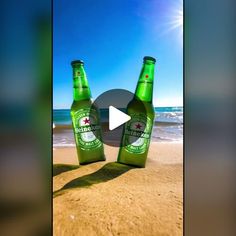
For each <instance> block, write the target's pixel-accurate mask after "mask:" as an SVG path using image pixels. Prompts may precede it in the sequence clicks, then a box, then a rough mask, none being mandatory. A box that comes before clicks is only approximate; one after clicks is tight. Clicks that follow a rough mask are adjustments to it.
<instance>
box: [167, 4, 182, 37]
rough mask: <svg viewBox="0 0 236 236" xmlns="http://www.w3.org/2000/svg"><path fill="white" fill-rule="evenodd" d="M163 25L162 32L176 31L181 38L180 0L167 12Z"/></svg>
mask: <svg viewBox="0 0 236 236" xmlns="http://www.w3.org/2000/svg"><path fill="white" fill-rule="evenodd" d="M164 25H165V30H164V32H163V34H167V33H170V32H172V31H176V33H178V34H179V36H180V37H181V38H182V36H183V2H182V1H180V2H179V3H178V4H177V5H175V6H174V7H173V8H172V9H171V10H170V11H169V12H168V15H167V20H166V22H165V23H164Z"/></svg>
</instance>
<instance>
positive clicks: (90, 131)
mask: <svg viewBox="0 0 236 236" xmlns="http://www.w3.org/2000/svg"><path fill="white" fill-rule="evenodd" d="M73 124H74V132H75V136H76V142H77V145H79V147H80V148H81V149H83V150H88V149H92V148H98V147H100V146H102V142H101V141H100V140H101V126H100V125H99V120H98V115H97V111H96V110H93V109H91V110H90V109H89V108H88V109H80V110H79V111H77V112H76V113H75V115H74V118H73ZM95 134H96V136H95Z"/></svg>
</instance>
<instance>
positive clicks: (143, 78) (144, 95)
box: [135, 62, 154, 103]
mask: <svg viewBox="0 0 236 236" xmlns="http://www.w3.org/2000/svg"><path fill="white" fill-rule="evenodd" d="M153 80H154V63H152V62H144V63H143V67H142V70H141V73H140V76H139V80H138V84H137V87H136V90H135V98H136V99H138V100H141V101H144V102H150V103H152V96H153Z"/></svg>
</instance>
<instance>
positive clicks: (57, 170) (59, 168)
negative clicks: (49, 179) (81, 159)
mask: <svg viewBox="0 0 236 236" xmlns="http://www.w3.org/2000/svg"><path fill="white" fill-rule="evenodd" d="M78 168H79V165H69V164H54V165H53V176H56V175H59V174H61V173H63V172H67V171H71V170H75V169H78Z"/></svg>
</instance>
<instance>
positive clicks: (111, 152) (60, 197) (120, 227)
mask: <svg viewBox="0 0 236 236" xmlns="http://www.w3.org/2000/svg"><path fill="white" fill-rule="evenodd" d="M105 154H106V158H107V160H106V162H97V163H92V164H88V165H84V166H79V167H78V166H77V165H78V160H77V156H76V150H75V148H56V149H55V150H54V151H53V164H54V165H53V175H54V177H53V191H54V193H53V231H54V232H53V235H55V236H63V235H68V236H72V235H82V236H86V235H88V236H93V235H104V236H109V235H111V236H112V235H135V236H142V235H148V236H149V235H150V236H155V235H157V236H158V235H182V234H183V144H182V143H161V142H156V143H154V142H152V143H151V146H150V150H149V155H148V160H147V164H146V168H132V167H130V166H126V165H122V164H119V163H115V161H116V158H117V154H118V148H115V147H109V146H105Z"/></svg>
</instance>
